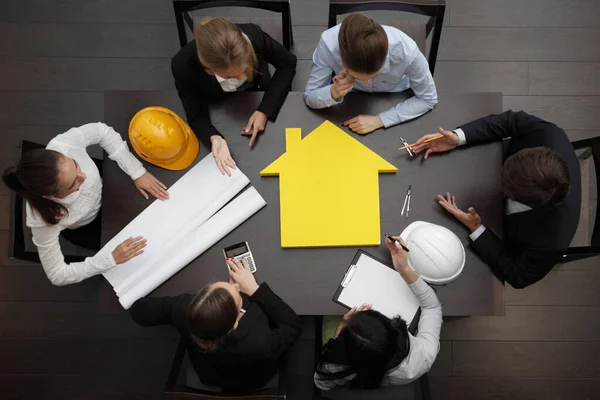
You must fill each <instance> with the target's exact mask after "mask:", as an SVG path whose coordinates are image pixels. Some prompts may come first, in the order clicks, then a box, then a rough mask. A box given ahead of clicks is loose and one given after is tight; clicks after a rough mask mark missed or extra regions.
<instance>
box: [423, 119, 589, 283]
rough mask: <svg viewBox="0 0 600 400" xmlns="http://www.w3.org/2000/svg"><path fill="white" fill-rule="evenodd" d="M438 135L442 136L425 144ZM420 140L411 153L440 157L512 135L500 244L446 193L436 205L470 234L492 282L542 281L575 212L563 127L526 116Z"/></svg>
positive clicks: (576, 186) (574, 164) (572, 163)
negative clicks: (439, 154) (443, 153)
mask: <svg viewBox="0 0 600 400" xmlns="http://www.w3.org/2000/svg"><path fill="white" fill-rule="evenodd" d="M439 134H441V135H443V138H440V139H438V140H434V141H432V142H429V143H425V140H426V139H428V138H431V137H434V136H438V135H439ZM439 134H433V135H425V136H423V137H422V138H421V139H419V140H418V141H417V143H416V145H415V147H413V150H414V151H415V152H417V153H420V152H422V151H424V152H425V159H427V157H428V156H429V155H430V154H432V153H438V152H445V151H450V150H452V149H454V148H455V147H457V146H461V145H468V146H470V145H474V144H478V143H488V142H491V141H494V140H501V139H505V138H509V137H510V138H511V141H510V146H509V148H508V153H507V154H506V156H507V158H506V160H505V161H504V168H503V170H502V175H501V180H502V189H503V191H504V194H505V195H506V197H507V199H506V218H505V228H504V240H502V239H500V238H499V237H498V236H496V235H495V234H494V233H493V232H491V231H490V230H489V229H486V228H485V227H484V226H483V225H482V222H481V218H480V217H479V215H478V214H477V212H476V211H475V209H474V208H473V207H469V209H468V210H467V212H464V211H462V210H461V209H459V208H458V206H457V205H456V199H455V198H454V196H452V195H451V194H450V193H446V196H445V197H444V196H438V197H439V202H440V204H441V205H442V207H444V208H445V209H446V210H448V211H449V212H450V213H452V214H453V215H454V216H455V217H456V218H457V219H458V220H459V221H461V222H462V223H463V224H464V225H465V226H466V227H467V228H469V230H470V231H471V235H470V238H471V240H472V246H473V249H474V250H475V252H476V253H477V254H479V256H480V257H481V258H482V259H483V260H484V261H485V262H486V263H487V264H488V265H489V266H490V267H491V268H492V270H493V272H494V274H496V276H498V278H500V279H502V280H504V281H506V282H508V283H510V284H511V285H512V286H513V287H514V288H518V289H520V288H524V287H526V286H528V285H531V284H532V283H535V282H537V281H539V280H540V279H542V278H543V277H544V276H545V275H546V274H547V273H548V272H549V271H550V270H551V269H552V267H554V265H556V264H557V263H558V262H559V261H560V260H561V258H562V255H563V254H564V252H565V251H566V249H567V248H568V247H569V244H570V243H571V240H573V236H574V235H575V231H576V230H577V224H578V223H579V213H580V211H581V175H580V170H579V163H578V161H577V156H576V155H575V150H574V149H573V146H572V145H571V142H570V141H569V139H568V138H567V135H566V134H565V132H564V130H562V129H561V128H559V127H558V126H556V125H554V124H552V123H550V122H547V121H544V120H542V119H540V118H537V117H535V116H533V115H529V114H527V113H525V112H524V111H519V112H513V111H507V112H504V113H502V114H498V115H489V116H487V117H484V118H481V119H478V120H475V121H473V122H471V123H468V124H466V125H463V126H461V127H460V128H457V129H456V130H454V131H453V132H451V131H446V130H443V129H442V128H440V130H439Z"/></svg>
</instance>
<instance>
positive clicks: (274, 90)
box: [256, 26, 297, 121]
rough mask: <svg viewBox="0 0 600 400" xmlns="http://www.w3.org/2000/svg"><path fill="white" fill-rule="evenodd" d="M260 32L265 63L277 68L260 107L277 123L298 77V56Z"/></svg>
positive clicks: (260, 109)
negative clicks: (293, 82) (294, 80)
mask: <svg viewBox="0 0 600 400" xmlns="http://www.w3.org/2000/svg"><path fill="white" fill-rule="evenodd" d="M256 28H257V29H258V30H260V49H261V53H262V55H263V57H264V59H265V61H266V62H267V63H269V64H271V65H272V66H274V67H275V73H274V74H273V77H272V78H271V81H270V82H269V86H268V87H267V90H266V92H265V94H264V96H263V98H262V101H261V102H260V105H259V106H258V111H261V112H263V113H265V114H266V115H267V117H269V119H270V120H271V121H275V119H276V118H277V114H279V110H280V109H281V106H282V105H283V102H284V101H285V98H286V97H287V94H288V93H289V91H290V90H291V88H292V80H293V79H294V76H295V75H296V62H297V59H296V56H295V55H293V54H292V53H290V52H289V51H288V50H287V49H286V48H285V47H283V45H281V43H279V42H278V41H277V40H274V39H273V38H271V36H269V35H268V34H266V33H265V32H263V31H262V29H260V28H259V27H258V26H256Z"/></svg>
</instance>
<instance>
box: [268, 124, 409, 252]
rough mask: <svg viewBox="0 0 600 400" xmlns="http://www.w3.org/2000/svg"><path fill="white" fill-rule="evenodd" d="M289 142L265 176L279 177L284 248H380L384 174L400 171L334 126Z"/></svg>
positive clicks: (291, 132) (294, 134) (294, 135)
mask: <svg viewBox="0 0 600 400" xmlns="http://www.w3.org/2000/svg"><path fill="white" fill-rule="evenodd" d="M285 138H286V152H285V153H284V154H282V155H281V156H280V157H279V158H278V159H277V160H275V161H273V162H272V163H271V164H270V165H269V166H268V167H266V168H265V169H263V170H262V171H261V172H260V175H261V176H279V199H280V203H281V205H280V212H281V247H327V246H369V245H373V246H376V245H378V244H379V243H380V238H381V231H380V215H379V173H395V172H396V171H398V168H396V167H395V166H393V165H392V164H390V163H389V162H387V161H386V160H384V159H383V158H381V157H380V156H379V155H377V154H376V153H375V152H373V151H372V150H370V149H369V148H367V147H366V146H364V145H363V144H361V143H360V142H359V141H357V140H356V139H354V138H352V137H351V136H350V135H348V134H347V133H346V132H344V131H343V130H341V129H340V128H338V127H337V126H335V125H334V124H332V123H331V122H329V121H325V122H324V123H323V124H321V125H320V126H319V127H318V128H317V129H315V130H314V131H312V132H311V133H310V134H309V135H307V136H306V137H305V138H304V139H302V131H301V129H299V128H288V129H286V136H285Z"/></svg>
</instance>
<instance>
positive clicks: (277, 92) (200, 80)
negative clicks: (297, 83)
mask: <svg viewBox="0 0 600 400" xmlns="http://www.w3.org/2000/svg"><path fill="white" fill-rule="evenodd" d="M194 36H195V40H193V41H191V42H190V43H188V44H187V45H185V46H184V47H183V48H182V49H181V50H180V51H179V52H178V53H177V54H176V55H175V57H173V60H172V62H171V69H172V71H173V77H174V78H175V86H176V87H177V92H178V93H179V97H180V98H181V102H182V103H183V108H184V109H185V114H186V117H187V121H188V123H189V124H190V127H191V128H192V130H193V131H194V132H195V133H196V135H197V136H198V138H199V139H200V140H201V141H202V142H203V143H204V144H205V145H206V146H209V147H212V153H213V156H214V157H215V160H216V161H217V166H218V167H219V169H220V170H221V173H223V174H225V173H227V174H229V175H230V172H229V168H235V162H234V161H233V159H232V158H231V154H230V153H229V148H228V147H227V142H226V141H225V139H224V137H223V135H221V134H220V133H219V131H217V129H216V128H215V127H214V126H213V124H212V123H211V122H210V116H209V107H208V106H209V104H210V103H211V102H213V101H216V100H219V99H222V98H223V97H224V96H225V93H227V92H234V91H242V90H264V91H265V94H264V96H263V99H262V101H261V103H260V105H259V106H258V110H256V111H255V112H254V114H252V115H251V116H250V119H249V120H248V123H247V124H246V126H245V127H244V128H243V129H242V132H241V133H242V135H250V146H252V144H253V143H254V140H255V139H256V136H257V135H258V133H259V132H262V131H263V130H264V129H265V125H266V123H267V119H271V120H272V121H274V120H275V118H277V114H278V113H279V110H280V109H281V106H282V105H283V102H284V100H285V98H286V96H287V94H288V92H289V91H290V88H291V84H292V79H294V75H296V56H295V55H293V54H292V53H290V52H289V51H288V50H287V49H286V48H285V47H283V46H282V45H281V44H280V43H278V42H277V41H276V40H273V39H272V38H271V37H270V36H269V35H267V34H266V33H265V32H263V31H262V30H261V29H260V27H258V26H257V25H254V24H240V25H234V24H232V23H231V22H229V21H227V20H225V19H223V18H212V19H206V20H204V21H202V22H201V23H200V24H198V25H196V26H195V28H194ZM268 64H272V65H273V66H274V67H275V69H276V70H275V73H274V74H273V77H271V74H270V73H269V66H268Z"/></svg>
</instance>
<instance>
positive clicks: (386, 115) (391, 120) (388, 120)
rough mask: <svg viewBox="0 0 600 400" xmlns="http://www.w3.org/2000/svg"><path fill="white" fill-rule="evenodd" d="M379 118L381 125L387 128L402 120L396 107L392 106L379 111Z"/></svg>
mask: <svg viewBox="0 0 600 400" xmlns="http://www.w3.org/2000/svg"><path fill="white" fill-rule="evenodd" d="M379 118H381V122H383V126H384V127H385V128H389V127H390V126H394V125H397V124H399V123H400V122H402V120H401V119H400V118H399V117H398V113H397V112H396V108H394V107H392V108H390V109H389V110H386V111H384V112H382V113H380V114H379Z"/></svg>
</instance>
